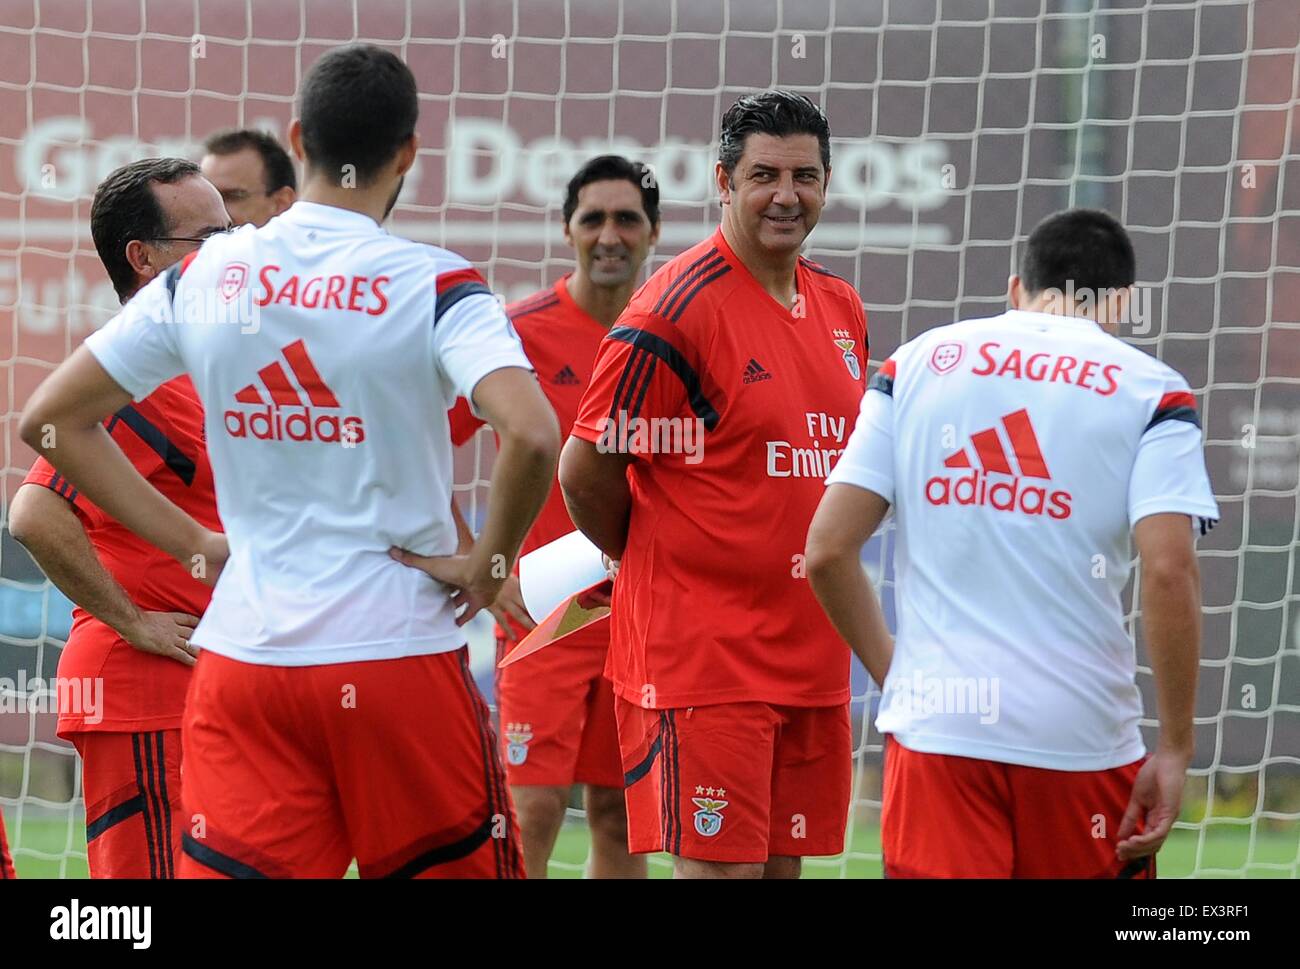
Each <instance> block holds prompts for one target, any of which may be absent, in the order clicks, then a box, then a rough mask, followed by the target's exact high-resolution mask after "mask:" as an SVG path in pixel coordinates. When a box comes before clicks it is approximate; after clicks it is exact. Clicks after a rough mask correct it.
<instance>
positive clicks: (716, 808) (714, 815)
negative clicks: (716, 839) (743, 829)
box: [691, 797, 731, 838]
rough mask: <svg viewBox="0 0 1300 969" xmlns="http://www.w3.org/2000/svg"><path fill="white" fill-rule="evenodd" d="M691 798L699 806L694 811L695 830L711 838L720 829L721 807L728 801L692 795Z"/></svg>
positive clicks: (721, 819) (728, 802)
mask: <svg viewBox="0 0 1300 969" xmlns="http://www.w3.org/2000/svg"><path fill="white" fill-rule="evenodd" d="M691 800H692V801H693V802H694V803H695V806H696V807H697V808H699V810H698V811H696V812H695V830H696V831H698V832H699V833H700V834H701V835H703V836H704V837H706V838H712V837H713V836H714V835H715V834H717V833H718V832H719V831H721V830H722V822H723V820H724V819H723V817H722V809H723V808H724V807H726V806H727V805H728V804H730V803H731V802H730V801H718V800H714V799H713V798H711V797H693V798H691Z"/></svg>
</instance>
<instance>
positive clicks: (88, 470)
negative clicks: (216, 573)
mask: <svg viewBox="0 0 1300 969" xmlns="http://www.w3.org/2000/svg"><path fill="white" fill-rule="evenodd" d="M53 438H54V440H56V441H57V442H58V443H57V446H56V447H50V448H44V449H42V448H40V447H39V446H38V447H37V449H38V450H40V451H41V453H42V455H43V456H44V457H45V459H46V460H48V461H49V462H50V463H51V464H53V465H54V466H55V467H56V468H58V469H59V471H60V472H62V474H63V476H64V477H66V478H67V479H68V480H69V481H71V482H72V483H73V484H75V485H76V486H77V488H78V489H79V490H80V491H81V493H82V494H84V495H85V496H86V497H87V498H89V499H90V500H91V501H93V502H94V503H95V504H96V505H98V506H99V507H100V508H101V509H102V510H103V511H104V512H105V513H106V514H107V515H108V516H109V517H110V518H113V519H115V520H116V521H118V522H120V523H121V524H122V525H124V526H126V527H127V528H129V529H130V530H131V531H133V532H135V534H137V535H139V536H140V537H141V538H143V539H144V540H145V541H147V542H149V543H150V544H151V545H153V546H155V547H157V548H160V549H162V550H163V551H164V552H166V553H167V554H169V555H171V556H172V557H173V558H175V559H176V560H177V561H179V562H181V564H183V565H186V566H189V565H190V564H191V563H190V561H189V558H190V556H191V555H192V554H193V552H194V550H195V548H196V547H197V545H198V535H199V533H200V532H201V531H202V526H200V525H199V524H198V523H197V522H196V521H195V520H194V519H193V518H191V517H190V516H189V515H187V514H186V513H185V512H184V511H182V510H181V509H180V508H179V507H177V506H176V505H175V504H173V503H172V502H171V501H169V500H168V499H167V498H166V497H164V496H163V494H162V493H161V492H159V491H158V489H157V488H155V487H154V486H153V485H151V484H150V483H149V482H148V481H146V480H145V478H144V477H143V476H142V475H141V474H140V472H139V471H138V470H137V469H136V468H135V466H134V465H133V464H131V462H130V460H129V459H128V458H127V457H126V455H125V454H123V453H122V450H121V448H119V447H118V446H117V444H116V442H114V441H113V439H112V438H111V437H110V436H109V434H108V432H107V431H106V430H105V429H104V426H103V425H102V424H94V425H92V426H90V427H77V426H73V425H71V424H69V425H56V426H55V434H54V435H53ZM29 443H31V442H29ZM33 446H37V445H33Z"/></svg>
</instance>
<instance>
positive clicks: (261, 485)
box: [86, 202, 531, 666]
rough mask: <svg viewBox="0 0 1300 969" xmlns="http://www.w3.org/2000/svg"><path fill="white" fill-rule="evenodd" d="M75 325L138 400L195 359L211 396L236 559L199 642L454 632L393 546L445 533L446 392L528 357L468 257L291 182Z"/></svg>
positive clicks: (329, 657)
mask: <svg viewBox="0 0 1300 969" xmlns="http://www.w3.org/2000/svg"><path fill="white" fill-rule="evenodd" d="M86 345H87V346H88V347H89V348H90V350H91V352H92V353H93V354H94V355H95V358H96V359H97V360H98V361H99V362H100V363H101V364H102V365H103V367H104V369H105V370H107V371H108V373H109V374H110V375H111V376H112V377H113V379H114V380H116V381H117V382H118V383H119V384H121V385H122V387H123V388H124V389H125V390H127V391H128V392H129V393H131V394H132V396H134V397H135V398H136V399H137V400H139V399H140V398H142V397H145V396H146V395H148V394H149V393H150V392H152V391H153V389H154V388H155V387H157V386H158V385H159V384H161V383H163V382H164V381H167V380H170V379H171V378H173V377H175V376H177V375H178V374H180V373H182V372H188V373H189V374H190V375H191V377H192V379H193V381H194V386H195V388H196V390H197V391H198V394H199V397H200V398H201V399H202V401H203V406H204V408H205V411H206V419H205V422H204V425H205V432H206V436H207V446H208V452H209V455H210V458H211V461H212V469H213V474H214V477H215V479H216V493H217V507H218V510H219V512H220V514H221V520H222V522H223V524H224V526H225V529H226V534H227V535H228V537H229V541H230V559H229V561H228V563H227V564H226V567H225V569H224V571H223V572H222V574H221V577H220V579H219V580H218V582H217V586H216V589H215V591H214V593H213V597H212V603H211V605H210V606H209V608H208V610H207V612H206V613H205V614H204V616H203V620H202V622H200V624H199V626H198V629H197V630H196V631H195V633H194V642H195V643H197V644H198V645H199V646H201V647H203V648H204V649H210V650H212V651H213V652H215V653H220V654H222V655H224V656H229V657H231V658H233V659H236V660H241V661H243V662H248V663H261V664H267V665H272V666H308V665H315V664H320V663H343V662H353V661H357V660H371V659H390V658H397V657H402V656H413V655H420V654H426V653H438V652H445V651H447V650H452V649H456V648H459V647H460V646H461V645H462V644H463V643H464V641H465V637H464V634H463V633H462V632H461V631H460V630H459V629H458V628H457V626H456V624H455V619H454V610H453V608H452V605H451V602H450V600H449V598H448V595H449V593H448V590H447V588H446V587H445V586H443V585H441V584H440V583H437V582H435V581H434V580H432V579H430V578H429V577H428V576H427V575H425V574H424V573H422V572H420V571H417V570H415V569H411V568H408V567H406V566H403V565H402V564H400V563H398V562H395V561H393V560H392V559H391V558H389V555H388V549H389V547H390V546H394V545H396V546H400V547H403V548H408V549H411V550H412V551H415V552H418V553H421V554H424V555H441V554H450V553H452V552H453V551H454V550H455V548H456V530H455V526H454V523H453V521H452V518H451V513H450V503H451V484H452V450H451V440H450V436H449V431H448V425H447V410H448V408H449V407H450V406H451V404H452V403H453V401H455V399H456V397H457V396H463V397H465V398H466V399H472V398H471V393H472V391H473V389H474V386H475V384H477V383H478V381H479V380H480V379H482V378H483V377H484V376H486V375H487V374H488V373H490V372H491V371H493V370H497V369H499V368H501V367H522V368H524V369H529V370H531V367H530V365H529V363H528V359H527V357H526V356H525V355H524V352H523V349H522V347H521V346H520V344H519V340H518V338H517V336H516V335H515V333H514V330H513V329H512V327H511V326H510V322H509V320H508V319H507V318H506V315H505V313H504V311H503V310H502V308H501V305H500V304H499V302H498V301H497V299H496V298H495V297H494V296H493V295H492V294H491V293H490V292H489V291H488V289H487V286H486V285H485V284H484V283H483V281H482V278H481V277H480V276H479V274H478V273H477V272H476V271H475V270H474V269H473V268H472V267H471V266H470V264H469V263H468V262H466V261H465V260H464V259H462V258H461V257H460V256H457V255H456V254H454V253H451V252H447V251H446V250H443V249H438V248H435V247H432V246H426V245H419V244H416V243H413V242H409V241H406V240H403V239H398V238H395V237H393V236H390V235H389V234H388V233H387V232H385V231H384V230H383V229H381V228H380V227H379V226H378V225H376V224H375V222H374V220H373V219H371V218H369V217H367V216H365V215H362V214H360V213H356V212H351V211H348V210H345V209H340V208H335V207H332V206H325V205H317V204H312V203H308V202H298V203H297V204H295V205H294V206H293V207H292V208H291V209H289V210H288V211H287V212H285V213H284V214H283V215H281V216H279V217H278V218H276V219H273V220H272V221H271V222H270V223H268V224H267V225H266V226H264V227H263V228H261V229H253V228H252V227H246V228H243V229H239V230H237V231H235V232H233V233H230V234H229V235H224V236H219V237H216V238H214V239H212V240H209V241H208V242H207V243H206V244H204V246H203V248H202V249H201V250H199V252H198V254H197V256H196V257H195V258H193V260H192V262H187V263H185V264H180V265H177V266H173V267H172V268H171V269H170V270H168V271H167V272H166V273H164V274H163V275H162V276H161V277H159V278H158V279H156V280H154V281H153V282H152V283H150V284H149V285H148V286H147V287H145V289H144V290H142V291H141V292H140V294H139V295H137V296H136V298H135V299H133V300H132V301H131V302H130V303H129V304H128V305H127V306H126V307H125V308H124V309H123V310H122V312H121V313H120V314H118V316H116V317H115V318H114V319H113V320H112V321H110V322H109V323H108V325H107V326H105V327H104V329H102V330H100V331H99V332H97V333H94V334H92V335H91V336H90V337H89V338H88V339H87V341H86Z"/></svg>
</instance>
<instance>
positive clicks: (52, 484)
mask: <svg viewBox="0 0 1300 969" xmlns="http://www.w3.org/2000/svg"><path fill="white" fill-rule="evenodd" d="M23 484H25V485H26V484H33V485H39V486H40V487H42V488H49V489H50V490H51V491H53V492H54V493H55V494H56V495H58V496H59V497H60V498H64V499H66V500H67V502H68V504H70V505H71V506H72V509H73V511H75V512H76V513H77V517H78V518H80V519H81V521H82V524H83V525H85V526H87V527H90V526H91V525H93V524H95V523H96V522H98V521H99V520H100V519H101V518H102V517H103V512H101V511H100V510H99V509H98V508H97V507H96V506H95V505H94V504H93V503H92V502H91V501H90V500H89V499H88V498H86V497H85V496H84V495H82V493H81V492H80V491H78V490H77V489H76V488H74V487H73V486H72V482H71V481H69V480H68V479H67V478H65V477H64V476H63V475H61V474H60V473H59V472H58V471H57V470H55V468H54V465H52V464H50V462H48V461H46V460H45V459H44V458H42V457H37V458H36V461H35V462H34V463H33V464H32V466H31V468H30V469H29V470H28V472H27V476H26V477H25V478H23Z"/></svg>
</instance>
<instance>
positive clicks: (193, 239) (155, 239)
mask: <svg viewBox="0 0 1300 969" xmlns="http://www.w3.org/2000/svg"><path fill="white" fill-rule="evenodd" d="M232 229H234V226H233V225H228V226H226V227H225V228H224V229H213V230H212V231H211V232H209V233H208V234H207V235H201V236H153V237H152V238H150V239H143V240H141V241H143V242H194V243H197V244H199V245H203V243H205V242H207V241H208V240H209V239H211V238H212V237H213V236H222V235H225V234H226V233H227V232H230V231H231V230H232Z"/></svg>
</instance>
